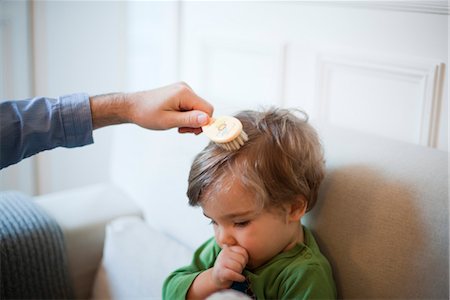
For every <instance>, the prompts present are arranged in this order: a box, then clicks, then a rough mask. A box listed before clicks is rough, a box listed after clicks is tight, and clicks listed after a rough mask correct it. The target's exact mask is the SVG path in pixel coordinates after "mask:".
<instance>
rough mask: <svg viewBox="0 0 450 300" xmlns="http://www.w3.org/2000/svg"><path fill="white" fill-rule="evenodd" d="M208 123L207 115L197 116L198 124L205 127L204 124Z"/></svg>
mask: <svg viewBox="0 0 450 300" xmlns="http://www.w3.org/2000/svg"><path fill="white" fill-rule="evenodd" d="M207 121H208V116H207V115H206V114H199V115H198V116H197V122H198V124H200V125H204V124H206V122H207Z"/></svg>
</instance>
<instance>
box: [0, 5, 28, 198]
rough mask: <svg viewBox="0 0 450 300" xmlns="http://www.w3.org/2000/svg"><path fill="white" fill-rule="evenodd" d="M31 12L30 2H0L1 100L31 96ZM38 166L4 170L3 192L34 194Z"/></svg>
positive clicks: (25, 163)
mask: <svg viewBox="0 0 450 300" xmlns="http://www.w3.org/2000/svg"><path fill="white" fill-rule="evenodd" d="M30 12H31V9H30V5H29V3H28V2H25V1H15V2H13V1H0V99H23V98H27V97H29V96H30V95H31V94H32V86H33V84H32V76H31V70H32V63H31V61H32V60H31V34H30V31H29V28H30V21H29V20H30V18H29V16H30ZM7 142H8V141H5V140H2V141H0V143H7ZM35 166H36V160H35V159H34V158H30V159H27V160H25V161H23V162H22V163H20V164H16V165H14V166H11V167H9V168H7V169H3V170H1V171H0V190H6V189H14V190H20V191H23V192H25V193H28V194H34V193H35V192H36V188H37V187H36V183H35V181H34V178H35V176H34V175H35V171H36V168H35Z"/></svg>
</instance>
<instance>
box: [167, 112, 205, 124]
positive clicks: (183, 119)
mask: <svg viewBox="0 0 450 300" xmlns="http://www.w3.org/2000/svg"><path fill="white" fill-rule="evenodd" d="M169 114H170V115H169V123H170V126H171V127H190V128H199V127H201V126H204V125H206V124H208V123H209V116H208V114H206V113H205V112H203V111H198V110H191V111H184V112H175V111H174V112H169Z"/></svg>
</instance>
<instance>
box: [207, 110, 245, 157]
mask: <svg viewBox="0 0 450 300" xmlns="http://www.w3.org/2000/svg"><path fill="white" fill-rule="evenodd" d="M202 130H203V132H204V133H205V134H206V136H207V137H208V138H209V139H210V140H211V141H213V142H214V143H216V144H217V145H218V146H220V147H222V148H223V149H225V150H228V151H235V150H238V149H239V148H241V146H243V145H244V143H245V142H246V141H248V136H247V134H246V133H245V132H244V130H243V129H242V123H241V121H239V120H238V119H237V118H235V117H230V116H222V117H218V118H211V121H210V122H209V124H208V125H205V126H203V127H202Z"/></svg>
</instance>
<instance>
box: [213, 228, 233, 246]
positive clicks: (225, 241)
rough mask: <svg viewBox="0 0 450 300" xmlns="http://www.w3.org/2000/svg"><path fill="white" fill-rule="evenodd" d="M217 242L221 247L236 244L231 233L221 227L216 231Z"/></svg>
mask: <svg viewBox="0 0 450 300" xmlns="http://www.w3.org/2000/svg"><path fill="white" fill-rule="evenodd" d="M217 242H218V244H219V245H220V246H221V247H223V245H227V246H233V245H236V240H235V239H234V237H233V235H232V234H231V232H230V231H229V230H227V229H225V228H221V229H219V230H218V231H217Z"/></svg>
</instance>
